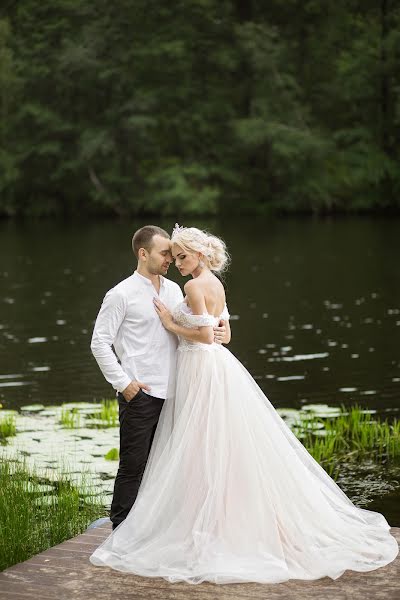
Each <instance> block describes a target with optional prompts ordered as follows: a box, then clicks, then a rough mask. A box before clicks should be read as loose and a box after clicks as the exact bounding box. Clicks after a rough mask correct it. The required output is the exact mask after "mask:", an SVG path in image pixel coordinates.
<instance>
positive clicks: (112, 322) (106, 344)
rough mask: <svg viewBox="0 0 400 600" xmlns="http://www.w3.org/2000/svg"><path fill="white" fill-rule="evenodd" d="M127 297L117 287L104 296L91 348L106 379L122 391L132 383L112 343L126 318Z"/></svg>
mask: <svg viewBox="0 0 400 600" xmlns="http://www.w3.org/2000/svg"><path fill="white" fill-rule="evenodd" d="M125 312H126V298H125V297H124V296H123V295H122V294H121V293H120V292H118V291H116V290H115V289H112V290H110V291H109V292H107V294H106V295H105V297H104V300H103V304H102V305H101V308H100V311H99V314H98V315H97V319H96V323H95V325H94V330H93V336H92V341H91V344H90V349H91V351H92V354H93V356H94V357H95V359H96V361H97V364H98V365H99V367H100V370H101V372H102V373H103V375H104V377H105V379H106V380H107V381H108V382H109V383H111V385H112V386H113V387H114V388H115V389H116V390H117V391H118V392H122V391H123V390H125V388H126V387H127V386H128V385H129V384H130V383H131V378H130V377H129V376H128V375H127V374H126V373H125V371H124V370H123V369H122V367H121V365H120V364H119V362H118V359H117V357H116V356H115V354H114V352H113V350H112V347H111V346H112V345H113V343H114V340H115V338H116V335H117V332H118V329H119V328H120V326H121V323H122V321H123V320H124V318H125Z"/></svg>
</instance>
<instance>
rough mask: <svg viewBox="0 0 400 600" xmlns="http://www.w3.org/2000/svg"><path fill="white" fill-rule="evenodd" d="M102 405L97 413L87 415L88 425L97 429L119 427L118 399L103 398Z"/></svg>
mask: <svg viewBox="0 0 400 600" xmlns="http://www.w3.org/2000/svg"><path fill="white" fill-rule="evenodd" d="M100 407H101V408H100V410H99V411H98V412H96V413H95V414H91V415H87V422H86V424H87V426H88V427H95V428H97V429H106V428H107V427H117V426H118V425H119V411H118V402H117V400H102V401H101V404H100Z"/></svg>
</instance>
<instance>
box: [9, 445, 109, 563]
mask: <svg viewBox="0 0 400 600" xmlns="http://www.w3.org/2000/svg"><path fill="white" fill-rule="evenodd" d="M71 479H72V478H71V476H70V475H68V474H66V473H64V472H62V471H61V470H60V469H59V470H58V472H56V473H54V472H51V473H50V471H49V472H47V473H46V472H44V473H42V472H40V473H39V472H38V471H36V470H35V469H33V468H31V467H29V468H28V467H27V465H26V464H25V463H24V462H21V461H16V460H10V459H7V458H5V457H2V458H1V460H0V489H1V494H0V531H1V536H0V570H3V569H5V568H6V567H8V566H10V565H12V564H15V563H18V562H21V561H23V560H26V559H27V558H29V557H30V556H33V555H34V554H37V553H38V552H41V551H43V550H45V549H47V548H50V547H51V546H54V545H55V544H59V543H61V542H62V541H64V540H66V539H69V538H71V537H73V536H75V535H77V534H79V533H81V532H83V531H84V530H85V529H86V527H87V526H88V525H89V523H90V522H91V521H93V520H94V519H96V518H98V517H99V516H102V515H105V514H106V511H105V508H104V506H103V504H104V502H103V499H102V498H101V496H99V495H98V494H96V490H94V489H93V486H92V484H91V483H90V478H89V474H86V476H85V475H84V476H83V477H82V479H81V482H80V483H79V484H76V483H72V481H71Z"/></svg>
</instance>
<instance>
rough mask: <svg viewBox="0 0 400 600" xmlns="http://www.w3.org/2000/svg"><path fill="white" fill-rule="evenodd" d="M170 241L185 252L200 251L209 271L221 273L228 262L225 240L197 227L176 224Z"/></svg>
mask: <svg viewBox="0 0 400 600" xmlns="http://www.w3.org/2000/svg"><path fill="white" fill-rule="evenodd" d="M171 242H172V243H173V244H178V246H180V247H181V248H182V249H183V250H185V251H186V252H200V253H201V254H202V255H203V256H204V262H205V264H206V265H207V267H208V268H209V269H211V271H215V272H217V273H222V271H224V270H225V269H226V268H227V266H228V264H229V260H230V257H229V254H228V252H227V249H226V244H225V242H224V241H223V240H221V239H220V238H218V237H217V236H215V235H211V234H210V233H207V231H202V230H201V229H197V227H180V226H179V225H178V224H176V225H175V227H174V230H173V231H172V235H171Z"/></svg>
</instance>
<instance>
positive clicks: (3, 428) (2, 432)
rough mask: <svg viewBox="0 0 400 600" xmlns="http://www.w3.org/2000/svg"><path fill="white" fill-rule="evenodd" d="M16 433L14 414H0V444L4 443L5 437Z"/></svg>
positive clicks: (5, 441)
mask: <svg viewBox="0 0 400 600" xmlns="http://www.w3.org/2000/svg"><path fill="white" fill-rule="evenodd" d="M16 433H17V426H16V422H15V416H14V415H7V416H5V417H3V416H1V415H0V444H6V443H7V438H9V437H11V436H13V435H15V434H16Z"/></svg>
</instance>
